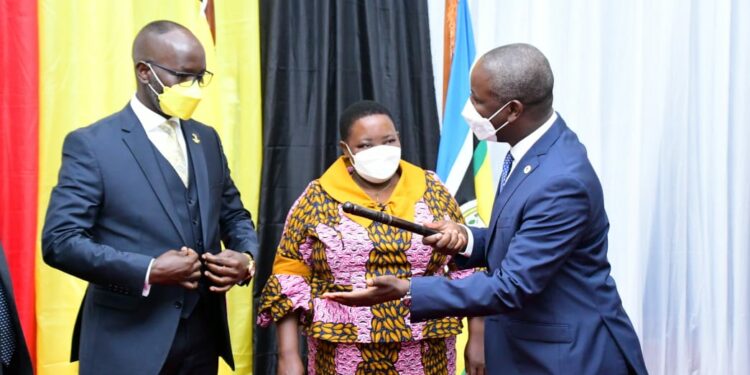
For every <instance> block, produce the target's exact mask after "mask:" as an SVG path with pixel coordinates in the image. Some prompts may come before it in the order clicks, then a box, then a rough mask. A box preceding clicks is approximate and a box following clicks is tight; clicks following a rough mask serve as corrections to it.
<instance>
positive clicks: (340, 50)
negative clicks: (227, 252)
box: [254, 0, 440, 374]
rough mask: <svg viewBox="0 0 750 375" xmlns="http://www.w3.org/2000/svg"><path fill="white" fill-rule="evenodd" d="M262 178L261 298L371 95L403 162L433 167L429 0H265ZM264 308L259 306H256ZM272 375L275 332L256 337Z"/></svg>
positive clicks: (258, 369) (258, 353) (260, 358)
mask: <svg viewBox="0 0 750 375" xmlns="http://www.w3.org/2000/svg"><path fill="white" fill-rule="evenodd" d="M260 4H261V11H260V17H261V39H262V40H261V54H262V59H263V67H262V69H263V126H264V131H263V136H264V153H263V155H264V156H263V157H264V159H263V180H262V185H261V192H260V194H261V198H260V217H259V227H258V230H259V234H260V241H261V249H262V250H261V253H260V256H259V259H258V260H257V262H258V263H257V264H258V273H257V276H256V279H255V280H256V284H255V285H256V287H255V288H256V289H255V297H256V301H255V302H256V306H257V297H258V296H259V295H260V291H261V290H262V287H263V285H264V284H265V281H266V279H267V278H268V276H269V274H270V272H271V267H272V264H273V258H274V255H275V252H276V246H277V245H278V241H279V237H280V235H281V231H282V229H283V225H284V220H285V218H286V215H287V212H288V210H289V209H290V207H291V205H292V204H293V203H294V201H295V200H296V198H297V197H298V196H299V194H301V193H302V191H303V190H304V188H305V187H306V186H307V184H308V183H309V182H310V181H312V180H313V179H316V178H318V177H319V176H320V175H321V174H322V173H323V171H325V169H326V168H327V167H328V166H329V165H330V164H331V163H332V162H333V161H334V160H335V159H336V158H337V157H338V155H339V153H340V151H339V148H338V141H339V136H338V117H339V114H340V113H341V112H342V111H343V110H344V109H345V108H346V107H347V106H348V105H349V104H351V103H354V102H356V101H358V100H361V99H372V100H376V101H378V102H380V103H382V104H384V105H385V106H386V107H387V108H389V109H390V111H391V112H392V114H393V117H394V120H395V123H396V128H397V129H398V131H399V132H400V136H401V144H402V153H403V158H404V159H405V160H408V161H410V162H412V163H414V164H416V165H419V166H422V167H424V168H427V169H433V168H434V166H435V165H434V163H435V159H436V155H437V146H438V137H439V136H440V131H439V125H438V117H437V108H436V104H435V89H434V85H433V73H432V62H431V53H430V40H429V22H428V16H427V3H426V1H425V0H361V1H355V0H262V1H261V2H260ZM256 311H257V309H256ZM254 348H255V355H254V363H255V373H256V374H273V373H275V365H276V363H275V362H276V356H275V354H276V353H275V351H276V343H275V333H274V331H273V329H272V328H271V329H263V328H258V329H257V330H256V335H255V345H254Z"/></svg>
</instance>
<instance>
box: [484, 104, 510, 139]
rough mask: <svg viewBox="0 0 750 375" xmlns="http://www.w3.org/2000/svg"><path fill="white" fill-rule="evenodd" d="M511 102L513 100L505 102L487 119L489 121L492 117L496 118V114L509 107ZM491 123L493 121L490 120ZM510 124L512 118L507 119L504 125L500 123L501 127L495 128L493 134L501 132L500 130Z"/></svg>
mask: <svg viewBox="0 0 750 375" xmlns="http://www.w3.org/2000/svg"><path fill="white" fill-rule="evenodd" d="M511 102H512V101H510V102H507V103H505V105H504V106H502V107H500V109H498V110H497V111H496V112H495V113H493V114H492V116H490V118H488V119H487V121H492V119H493V118H495V116H497V114H498V113H500V111H502V110H503V109H505V107H507V106H508V104H510V103H511ZM490 124H492V123H491V122H490ZM508 125H510V120H506V121H505V122H504V123H503V124H502V125H500V127H499V128H497V129H495V131H494V132H492V134H493V135H495V134H497V132H499V131H500V130H502V129H503V128H504V127H506V126H508Z"/></svg>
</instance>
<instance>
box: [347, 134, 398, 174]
mask: <svg viewBox="0 0 750 375" xmlns="http://www.w3.org/2000/svg"><path fill="white" fill-rule="evenodd" d="M344 145H345V146H346V148H347V150H349V153H350V154H351V155H352V158H353V160H352V166H353V167H354V170H355V171H357V174H358V175H359V176H360V177H362V178H364V179H365V180H367V181H369V182H372V183H373V184H382V183H383V182H386V181H388V180H389V179H390V178H391V177H393V175H394V174H396V171H397V170H398V165H399V162H400V161H401V147H396V146H388V145H380V146H375V147H370V148H368V149H367V150H362V151H360V152H358V153H356V154H355V153H353V152H352V149H350V148H349V145H347V144H346V143H344Z"/></svg>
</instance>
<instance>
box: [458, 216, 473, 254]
mask: <svg viewBox="0 0 750 375" xmlns="http://www.w3.org/2000/svg"><path fill="white" fill-rule="evenodd" d="M459 225H461V226H462V227H464V229H466V237H467V238H466V248H465V249H464V251H459V252H458V255H461V256H464V257H467V258H469V257H471V253H472V252H473V251H474V234H473V233H471V229H469V227H468V226H466V225H463V224H459Z"/></svg>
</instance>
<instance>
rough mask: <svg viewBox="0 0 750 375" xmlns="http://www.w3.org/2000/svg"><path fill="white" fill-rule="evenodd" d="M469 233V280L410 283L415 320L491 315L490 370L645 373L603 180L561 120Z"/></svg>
mask: <svg viewBox="0 0 750 375" xmlns="http://www.w3.org/2000/svg"><path fill="white" fill-rule="evenodd" d="M516 162H517V163H518V164H517V165H516V167H515V169H514V171H513V173H512V174H511V176H510V177H509V179H508V181H507V183H506V185H505V187H504V188H503V189H502V191H501V192H500V194H499V196H497V197H496V199H495V205H494V207H493V209H492V219H491V221H490V224H489V226H488V228H486V229H478V228H471V231H472V234H473V237H474V246H473V252H472V254H471V257H470V258H469V259H466V258H463V257H461V256H457V257H456V260H457V261H461V260H462V259H461V258H463V262H462V263H463V264H462V266H463V267H487V269H488V270H487V272H483V273H477V274H475V275H472V276H470V277H468V278H465V279H462V280H453V281H452V280H447V279H445V278H439V277H429V278H414V279H413V280H412V296H413V297H412V306H411V314H412V319H413V320H415V321H419V320H424V319H430V318H436V317H439V316H450V315H459V316H488V317H487V318H486V319H485V357H486V364H487V369H488V372H489V373H491V374H500V373H502V374H616V373H619V372H618V370H619V371H622V370H624V369H626V367H625V361H627V363H628V364H629V367H630V368H631V369H632V370H635V372H636V373H638V374H645V373H646V368H645V365H644V361H643V357H642V354H641V348H640V344H639V342H638V337H637V336H636V334H635V331H634V330H633V327H632V325H631V323H630V320H629V318H628V316H627V315H626V313H625V311H624V310H623V307H622V303H621V301H620V297H619V295H618V293H617V289H616V288H615V282H614V280H613V279H612V277H611V276H610V265H609V262H608V261H607V231H608V228H609V221H608V219H607V214H606V212H605V211H604V200H603V197H602V189H601V184H600V183H599V180H598V178H597V176H596V173H595V172H594V170H593V168H592V167H591V164H590V162H589V160H588V157H587V156H586V150H585V148H584V146H583V145H582V144H581V143H580V142H579V140H578V137H577V136H576V135H575V133H573V132H572V131H571V130H570V129H569V128H568V127H567V126H566V125H565V122H564V121H563V120H562V118H558V119H557V121H556V122H555V123H554V124H553V125H552V127H551V128H550V129H549V130H548V131H547V132H546V133H545V134H544V135H543V136H542V138H541V139H540V140H539V141H537V142H536V144H534V145H533V146H532V148H531V149H530V150H529V151H528V153H526V155H525V156H524V157H523V158H522V159H521V160H518V161H516Z"/></svg>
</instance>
